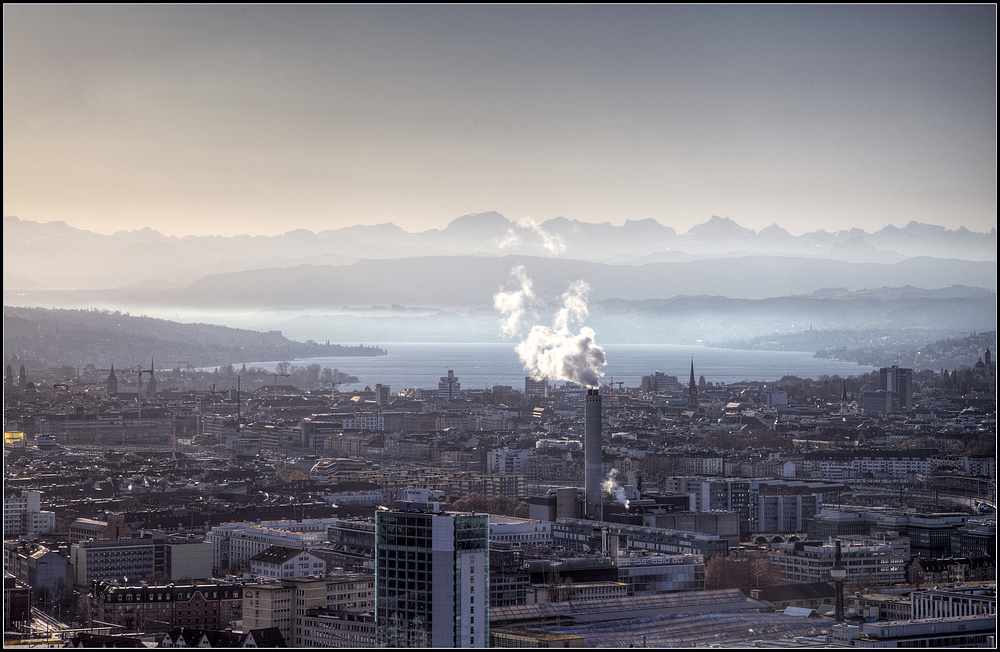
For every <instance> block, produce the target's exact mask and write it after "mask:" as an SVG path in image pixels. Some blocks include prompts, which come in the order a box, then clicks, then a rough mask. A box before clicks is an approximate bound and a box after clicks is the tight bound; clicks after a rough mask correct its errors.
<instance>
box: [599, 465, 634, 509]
mask: <svg viewBox="0 0 1000 652" xmlns="http://www.w3.org/2000/svg"><path fill="white" fill-rule="evenodd" d="M617 478H618V469H611V472H610V473H608V477H606V478H604V482H602V483H601V491H603V492H604V493H606V494H608V495H610V496H612V497H613V498H614V499H615V500H617V501H618V502H619V503H621V504H622V505H625V507H626V508H628V498H626V497H625V489H624V487H622V486H621V485H620V484H618V480H617Z"/></svg>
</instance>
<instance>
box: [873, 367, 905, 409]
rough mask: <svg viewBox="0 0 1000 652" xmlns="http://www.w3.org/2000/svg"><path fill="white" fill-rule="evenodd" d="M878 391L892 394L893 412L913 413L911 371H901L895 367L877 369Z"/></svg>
mask: <svg viewBox="0 0 1000 652" xmlns="http://www.w3.org/2000/svg"><path fill="white" fill-rule="evenodd" d="M879 389H880V390H882V391H883V392H892V393H893V394H894V396H893V399H892V407H893V411H894V412H912V411H913V369H902V368H900V367H897V366H896V365H892V366H891V367H882V368H881V369H879Z"/></svg>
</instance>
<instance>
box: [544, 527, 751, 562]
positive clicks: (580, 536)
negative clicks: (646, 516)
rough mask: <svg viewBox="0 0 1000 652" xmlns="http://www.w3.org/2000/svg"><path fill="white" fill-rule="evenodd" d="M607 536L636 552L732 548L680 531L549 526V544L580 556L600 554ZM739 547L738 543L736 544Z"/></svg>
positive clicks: (712, 537)
mask: <svg viewBox="0 0 1000 652" xmlns="http://www.w3.org/2000/svg"><path fill="white" fill-rule="evenodd" d="M609 535H617V539H618V540H619V542H622V541H623V542H624V543H619V549H620V550H622V551H624V550H626V549H627V550H632V551H638V552H643V551H645V552H650V553H662V554H675V555H677V554H679V555H701V556H702V557H704V558H706V559H707V558H709V557H712V556H714V555H727V554H729V548H730V547H731V545H735V544H733V542H732V541H731V540H730V538H727V537H722V536H719V535H717V534H700V533H697V532H683V531H680V530H666V529H663V528H655V527H643V526H639V525H626V524H622V523H609V522H607V521H604V522H601V521H591V520H584V519H578V518H560V519H557V520H556V522H555V523H553V524H552V544H553V545H555V546H562V547H564V548H568V549H570V550H578V551H581V552H588V551H590V552H592V551H600V550H602V549H603V548H604V547H605V546H606V542H607V540H608V537H609ZM737 543H738V541H737Z"/></svg>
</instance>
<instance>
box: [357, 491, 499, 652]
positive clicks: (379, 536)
mask: <svg viewBox="0 0 1000 652" xmlns="http://www.w3.org/2000/svg"><path fill="white" fill-rule="evenodd" d="M396 505H397V508H396V509H394V510H391V511H380V512H378V513H376V516H375V529H376V540H375V583H376V603H375V620H376V631H377V634H378V639H377V642H378V645H379V646H380V647H486V646H487V645H488V644H489V624H490V603H489V596H490V594H489V590H490V589H489V515H488V514H470V513H459V512H447V513H443V512H439V511H434V509H432V508H429V507H427V503H417V502H399V503H397V504H396Z"/></svg>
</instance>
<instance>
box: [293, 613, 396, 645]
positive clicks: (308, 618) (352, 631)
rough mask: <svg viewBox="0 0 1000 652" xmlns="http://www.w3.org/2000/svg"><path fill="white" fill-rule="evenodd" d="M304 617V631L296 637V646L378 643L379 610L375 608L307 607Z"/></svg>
mask: <svg viewBox="0 0 1000 652" xmlns="http://www.w3.org/2000/svg"><path fill="white" fill-rule="evenodd" d="M297 620H298V619H297ZM301 620H302V634H301V635H297V636H296V638H295V645H296V647H302V648H310V647H327V648H349V649H357V648H372V647H376V643H375V639H376V636H375V611H374V610H372V609H368V610H351V611H337V610H331V609H307V610H306V613H305V615H304V616H303V617H302V618H301Z"/></svg>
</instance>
